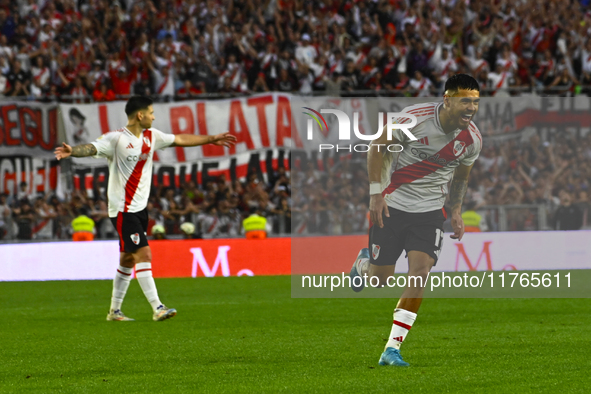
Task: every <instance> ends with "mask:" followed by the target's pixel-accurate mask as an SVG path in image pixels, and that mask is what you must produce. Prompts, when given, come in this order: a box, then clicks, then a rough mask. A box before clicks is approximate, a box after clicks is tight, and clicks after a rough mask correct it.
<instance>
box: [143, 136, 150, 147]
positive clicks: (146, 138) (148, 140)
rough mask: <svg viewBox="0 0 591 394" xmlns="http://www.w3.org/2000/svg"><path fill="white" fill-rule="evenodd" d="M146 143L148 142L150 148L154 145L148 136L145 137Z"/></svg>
mask: <svg viewBox="0 0 591 394" xmlns="http://www.w3.org/2000/svg"><path fill="white" fill-rule="evenodd" d="M144 144H146V146H147V147H148V148H151V147H152V143H151V142H150V139H149V138H148V137H144Z"/></svg>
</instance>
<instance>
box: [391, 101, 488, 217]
mask: <svg viewBox="0 0 591 394" xmlns="http://www.w3.org/2000/svg"><path fill="white" fill-rule="evenodd" d="M442 109H443V103H426V104H418V105H413V106H410V107H407V108H405V109H403V110H402V111H401V112H405V113H409V114H413V115H414V116H415V117H416V118H417V125H416V126H415V127H413V128H412V129H410V131H411V132H412V134H413V135H414V136H415V137H416V138H417V139H418V140H417V141H413V140H411V139H409V138H408V136H407V135H406V134H404V133H403V132H402V131H401V130H398V129H396V130H394V132H393V136H394V138H396V139H397V140H398V141H400V143H401V144H402V146H403V147H404V149H403V150H402V152H397V153H390V152H388V151H385V152H383V158H384V162H383V164H382V173H381V186H382V195H383V196H384V199H385V200H386V204H388V206H390V207H392V208H396V209H399V210H401V211H404V212H413V213H415V212H430V211H435V210H438V209H442V208H443V204H444V203H445V197H446V195H447V192H448V188H447V186H448V183H449V181H450V180H451V179H452V178H453V173H454V170H455V169H456V167H458V166H459V165H460V164H463V165H466V166H470V165H472V164H473V163H474V162H475V161H476V159H477V158H478V155H479V154H480V150H481V149H482V137H481V136H480V132H479V131H478V128H477V127H476V125H475V124H474V123H473V122H470V125H469V127H468V128H467V129H465V130H460V129H457V130H455V131H453V132H451V133H448V134H445V133H444V131H443V129H442V128H441V123H440V120H439V112H440V111H441V110H442ZM396 122H397V123H408V122H410V119H408V118H398V119H397V120H396Z"/></svg>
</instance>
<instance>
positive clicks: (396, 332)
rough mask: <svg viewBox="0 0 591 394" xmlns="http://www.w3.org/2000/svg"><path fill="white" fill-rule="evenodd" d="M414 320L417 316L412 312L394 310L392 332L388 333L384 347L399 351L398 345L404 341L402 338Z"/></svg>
mask: <svg viewBox="0 0 591 394" xmlns="http://www.w3.org/2000/svg"><path fill="white" fill-rule="evenodd" d="M416 318H417V314H416V313H414V312H409V311H407V310H404V309H399V308H397V309H395V310H394V322H393V323H392V331H391V332H390V337H389V338H388V343H386V347H387V348H388V347H393V348H394V349H399V350H400V345H402V341H404V338H406V336H407V335H408V331H409V330H410V328H411V327H412V325H413V323H414V322H415V320H416Z"/></svg>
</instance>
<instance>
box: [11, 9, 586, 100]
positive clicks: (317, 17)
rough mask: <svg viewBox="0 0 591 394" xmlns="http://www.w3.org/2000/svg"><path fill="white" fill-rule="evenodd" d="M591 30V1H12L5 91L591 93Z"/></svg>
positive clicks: (95, 95)
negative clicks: (453, 88)
mask: <svg viewBox="0 0 591 394" xmlns="http://www.w3.org/2000/svg"><path fill="white" fill-rule="evenodd" d="M590 33H591V11H590V8H589V0H580V1H576V0H516V1H509V0H470V1H463V0H431V1H429V0H417V1H412V0H374V1H357V0H333V1H330V0H329V1H323V2H313V1H304V0H219V1H216V0H186V1H171V0H168V1H167V0H145V1H134V0H122V1H110V0H78V1H74V0H19V1H11V0H1V1H0V72H1V76H0V94H2V95H4V96H17V97H28V98H30V99H37V100H56V99H63V100H67V101H75V102H84V101H90V100H93V101H110V100H114V99H115V98H117V97H123V98H124V97H126V96H127V95H129V94H133V93H141V94H151V95H155V96H156V97H157V98H159V99H162V100H171V99H187V98H192V97H195V96H198V95H200V94H203V93H227V94H237V93H252V92H264V91H282V92H299V93H301V94H310V93H313V92H326V91H329V92H332V93H335V92H336V93H338V92H342V93H344V94H355V92H357V91H360V92H361V91H371V92H373V94H392V95H396V94H406V95H419V96H428V95H431V94H434V93H436V92H437V90H438V89H440V88H441V86H442V83H443V82H444V81H445V80H446V79H447V78H448V77H449V76H450V75H452V74H454V73H457V72H463V73H470V74H472V75H474V76H475V77H476V78H477V79H478V80H479V82H480V83H481V86H482V87H483V89H484V90H485V91H486V92H488V94H495V93H497V92H498V91H499V90H507V89H511V92H512V93H514V94H517V93H519V92H521V91H531V90H532V89H534V90H536V91H537V92H541V93H551V94H560V95H570V94H588V93H589V89H588V86H589V85H591V41H590V40H589V35H590ZM320 94H322V93H320ZM365 94H367V93H365Z"/></svg>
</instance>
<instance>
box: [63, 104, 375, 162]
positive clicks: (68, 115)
mask: <svg viewBox="0 0 591 394" xmlns="http://www.w3.org/2000/svg"><path fill="white" fill-rule="evenodd" d="M297 106H298V107H296V106H295V105H292V96H291V95H288V94H280V93H269V94H262V95H258V96H253V97H242V98H235V99H227V100H197V101H182V102H176V103H166V104H154V115H155V117H156V120H155V121H154V123H153V126H154V128H156V129H158V130H161V131H163V132H165V133H172V134H196V135H215V134H219V133H224V132H226V131H228V132H230V133H231V134H233V135H235V136H236V138H237V139H238V143H237V144H236V147H233V148H223V147H217V146H209V145H208V146H202V147H193V148H180V147H176V148H172V149H166V150H163V151H161V152H158V154H157V156H156V157H155V158H154V161H155V163H162V164H176V163H185V162H195V161H197V160H202V159H216V158H221V157H227V156H229V155H230V156H231V155H235V154H240V153H245V152H251V151H261V150H266V149H273V148H292V149H293V148H296V149H297V148H307V147H308V146H313V145H314V146H318V143H322V142H325V141H330V140H333V139H334V138H335V136H337V135H338V127H337V126H336V117H334V116H329V115H326V116H325V117H326V120H327V123H328V126H329V127H328V129H326V127H324V128H323V130H320V129H319V128H318V125H317V124H315V126H314V127H315V134H314V140H312V141H308V140H307V139H306V128H307V119H308V117H306V116H304V115H302V114H301V112H302V111H306V110H304V109H302V108H299V106H301V107H309V108H313V109H315V110H317V111H319V110H321V109H323V108H326V109H339V110H341V111H343V112H345V113H353V112H359V113H360V114H361V119H360V120H359V128H360V130H362V132H364V133H369V131H366V130H369V122H368V120H367V116H364V113H365V111H366V109H365V101H364V100H363V99H357V98H355V99H342V98H328V97H322V98H313V97H310V98H301V97H298V98H297ZM124 109H125V102H112V103H104V104H62V105H61V112H62V114H63V117H64V127H65V131H66V138H67V143H68V144H73V145H78V144H86V143H89V142H91V141H94V140H96V139H97V138H98V137H100V136H101V134H104V133H107V132H109V131H111V130H116V129H119V128H121V127H123V126H125V125H126V124H127V116H126V115H125V111H124ZM294 116H295V117H294ZM351 120H353V119H351ZM296 131H297V133H296ZM74 163H75V164H79V165H87V166H96V165H101V164H102V163H100V161H97V160H94V159H91V158H77V159H74Z"/></svg>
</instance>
